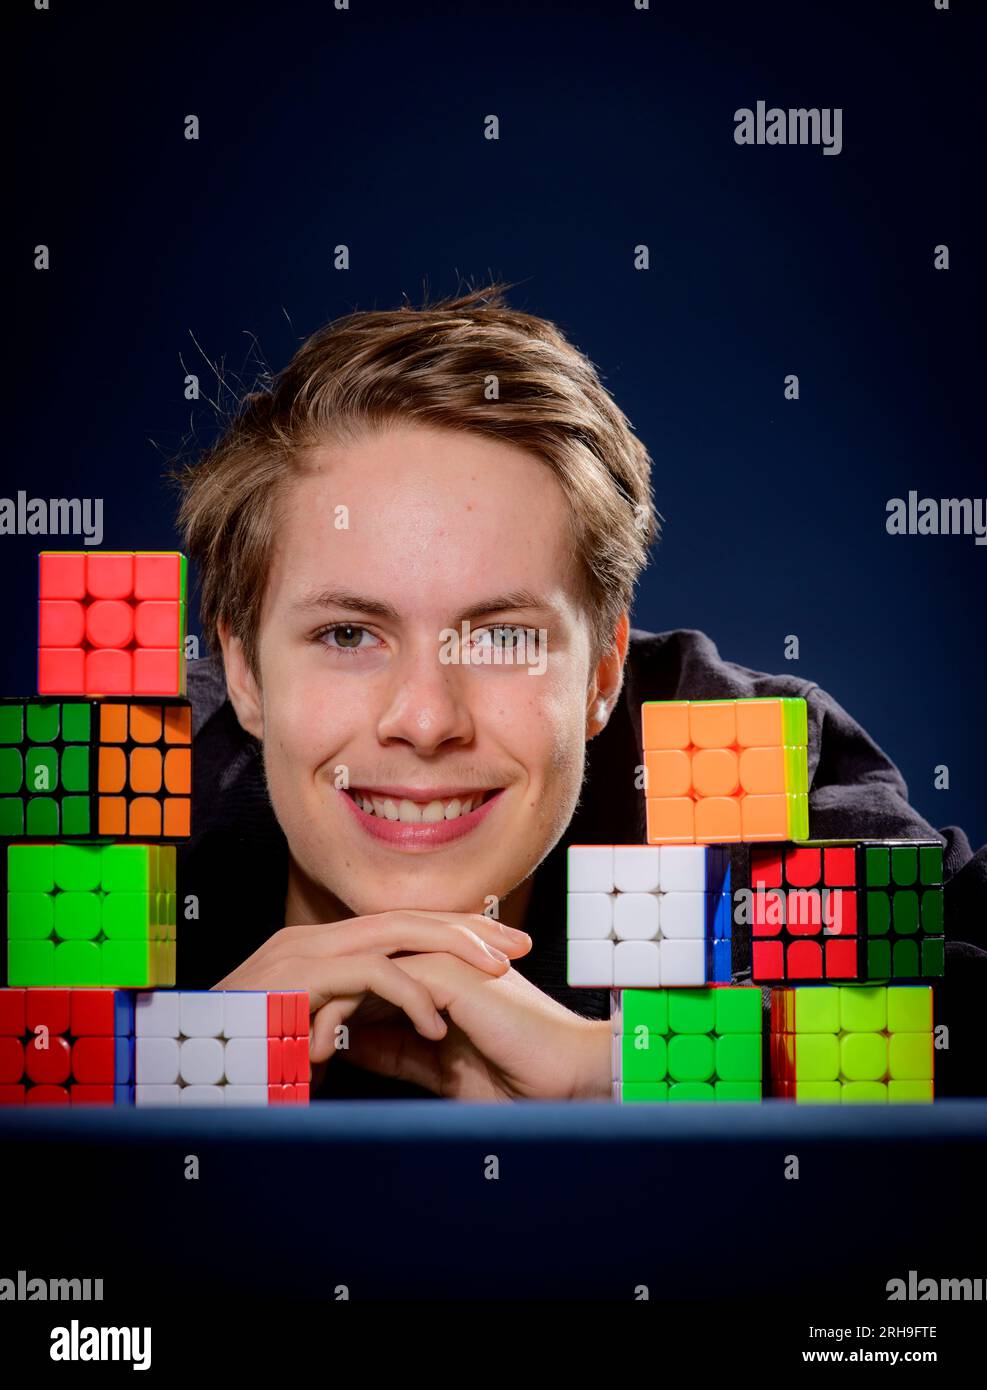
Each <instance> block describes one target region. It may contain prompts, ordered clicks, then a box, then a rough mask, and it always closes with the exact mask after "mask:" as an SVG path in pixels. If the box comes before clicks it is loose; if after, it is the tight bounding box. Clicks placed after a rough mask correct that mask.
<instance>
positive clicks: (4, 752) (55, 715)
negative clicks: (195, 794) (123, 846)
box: [0, 699, 192, 840]
mask: <svg viewBox="0 0 987 1390" xmlns="http://www.w3.org/2000/svg"><path fill="white" fill-rule="evenodd" d="M191 806H192V707H191V705H189V704H188V702H187V701H185V700H171V701H155V702H150V701H136V700H114V701H102V700H9V699H5V700H0V836H4V837H6V838H8V839H16V838H19V837H21V836H25V835H26V836H31V837H35V838H41V839H50V838H52V837H54V836H60V837H63V838H73V837H77V836H82V837H87V838H88V837H92V836H93V835H107V836H113V837H114V838H116V839H135V840H154V839H167V840H180V839H187V838H188V835H189V833H190V830H191Z"/></svg>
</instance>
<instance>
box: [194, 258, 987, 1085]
mask: <svg viewBox="0 0 987 1390" xmlns="http://www.w3.org/2000/svg"><path fill="white" fill-rule="evenodd" d="M650 471H651V460H650V458H649V456H648V454H647V452H646V450H645V449H644V447H643V445H642V444H641V443H640V441H639V440H638V439H637V438H636V437H635V436H634V435H633V433H632V432H631V429H630V427H629V425H628V422H627V421H626V419H625V418H624V416H623V414H622V413H621V412H620V410H619V409H618V408H617V407H616V405H615V404H614V402H613V400H612V399H611V397H610V396H609V395H608V393H607V392H606V391H605V390H604V388H603V387H602V385H601V383H600V381H599V380H598V378H597V375H596V372H595V370H594V368H593V366H592V364H591V363H590V362H589V361H588V360H587V359H586V358H585V357H584V356H583V355H582V354H581V353H579V352H578V351H577V350H576V349H575V348H574V347H573V346H572V345H571V344H570V343H569V342H567V341H566V339H565V338H564V337H563V336H562V335H561V334H560V333H559V332H558V330H557V329H556V328H555V327H554V326H553V325H552V324H550V323H548V322H546V321H544V320H542V319H538V318H535V317H532V316H529V315H527V314H523V313H519V312H516V311H514V310H511V309H510V308H508V307H506V306H505V304H504V302H503V297H502V287H500V286H492V287H490V288H488V289H486V290H480V291H475V292H473V293H470V294H467V295H465V296H462V297H460V298H457V299H453V300H448V301H444V302H442V303H439V304H436V305H434V306H432V307H430V308H425V309H422V310H413V309H411V308H409V307H404V308H401V309H399V310H396V311H393V312H387V311H383V312H368V313H355V314H352V315H350V316H349V317H347V318H345V319H342V320H340V321H338V322H336V323H333V324H330V325H329V326H328V327H327V328H325V329H323V330H322V331H321V332H319V333H317V334H315V335H314V337H312V338H311V339H310V340H309V341H308V342H307V343H305V345H304V346H303V347H302V348H301V349H300V350H299V352H298V353H297V354H296V355H295V357H294V358H293V360H292V361H291V362H290V363H289V365H288V366H287V367H286V368H285V370H284V371H283V372H282V373H281V374H280V375H279V376H278V377H276V378H275V379H274V380H273V381H272V382H271V384H270V389H269V390H265V391H262V392H259V393H256V394H254V395H252V396H250V397H248V399H247V400H246V401H245V402H244V405H243V408H242V410H241V412H240V414H239V415H238V417H237V418H236V420H235V421H234V422H233V423H232V424H231V425H230V427H229V428H228V430H227V432H226V433H225V434H224V436H223V437H222V438H221V439H220V440H219V442H218V443H217V444H216V446H215V447H214V448H212V449H211V450H210V451H209V452H208V453H207V454H206V455H205V457H204V458H203V459H202V460H201V461H200V462H199V463H198V464H197V465H194V466H192V467H190V468H189V469H188V470H186V472H185V473H184V474H183V477H182V484H183V489H184V496H183V503H182V509H181V517H180V521H181V526H182V528H183V531H184V534H185V539H186V544H187V548H188V551H189V553H190V555H191V557H192V558H193V559H194V560H195V562H196V563H197V565H198V568H199V576H200V584H201V617H202V625H203V632H204V635H205V637H206V639H207V641H208V642H209V644H210V646H211V647H212V649H213V650H214V651H215V650H216V649H217V648H218V651H219V653H220V654H221V660H220V656H218V655H215V656H213V657H212V658H211V659H209V660H206V661H202V662H198V663H194V664H193V665H192V667H191V670H190V697H191V699H192V701H193V705H194V720H195V755H194V768H195V774H194V775H195V788H194V802H195V804H194V826H193V829H194V831H195V837H194V839H193V841H192V842H191V844H190V845H189V846H188V848H187V849H186V851H185V852H184V853H183V863H182V876H183V882H182V891H183V893H193V894H195V895H196V897H197V899H198V901H199V917H198V920H197V921H194V922H191V923H188V924H187V925H186V927H185V930H184V933H183V937H182V943H181V950H180V952H179V984H183V985H185V986H186V987H190V986H197V987H214V986H215V987H221V988H229V989H254V988H256V989H268V988H291V989H307V990H308V991H309V994H310V997H311V1002H312V1015H313V1018H312V1027H313V1063H314V1067H313V1096H328V1095H384V1094H388V1095H409V1096H410V1095H441V1096H446V1097H450V1098H458V1099H480V1100H489V1099H502V1098H521V1097H544V1098H600V1099H608V1098H609V1096H610V1039H609V1024H608V1022H607V1012H608V1000H607V995H606V993H605V992H604V991H575V990H570V989H568V988H567V986H566V983H565V925H564V923H565V873H564V855H565V849H566V847H567V845H568V844H569V843H579V842H584V843H586V842H589V843H592V842H594V841H600V842H625V843H626V842H630V843H635V842H637V843H643V841H644V825H643V798H642V795H641V792H640V790H639V789H638V786H637V784H636V781H635V778H636V771H637V768H638V767H639V765H640V764H641V762H642V754H641V743H640V706H641V702H642V701H643V700H645V699H670V698H688V697H691V698H697V699H701V698H709V697H716V696H752V695H769V694H783V695H801V696H804V697H805V699H806V700H807V703H808V710H809V731H810V747H809V772H810V779H811V794H810V803H809V804H810V824H811V830H812V833H813V834H814V835H818V836H829V835H842V836H865V835H875V836H904V837H915V836H919V835H929V834H934V833H935V832H934V831H933V830H932V828H931V827H930V826H929V825H927V824H926V822H925V821H924V820H923V819H922V818H921V817H920V816H919V815H918V814H917V812H915V811H914V810H913V809H912V808H911V807H910V806H909V805H908V801H907V792H906V788H905V785H904V783H903V781H902V779H901V777H900V775H899V774H898V772H897V770H896V769H895V767H894V766H893V764H892V763H891V762H890V761H889V760H888V759H887V758H886V757H885V755H884V754H883V753H882V752H881V750H880V749H879V748H878V747H877V746H876V745H875V744H874V743H873V741H872V740H871V739H870V738H869V737H868V736H867V734H866V733H865V732H864V731H863V730H862V729H861V728H859V726H858V725H856V724H855V723H854V722H853V720H852V719H850V717H849V716H848V715H847V714H846V713H845V712H844V711H843V710H842V709H841V708H840V707H839V705H837V704H836V702H835V701H834V700H832V699H831V698H830V697H829V696H828V695H826V694H825V693H824V692H823V691H821V690H820V689H819V688H818V687H817V686H815V685H812V684H811V683H809V682H807V681H803V680H799V679H795V678H793V677H790V676H789V677H786V676H768V675H764V674H762V673H759V672H755V671H750V670H747V669H746V668H744V667H740V666H736V665H734V664H732V663H730V662H725V661H722V660H721V659H720V657H719V656H718V654H717V651H716V648H715V647H714V646H713V644H712V642H711V641H710V640H709V639H708V638H707V637H705V636H704V635H703V634H702V633H699V632H693V631H680V632H671V633H662V634H657V635H652V634H646V633H638V632H631V631H630V628H629V618H628V614H629V610H630V606H631V601H632V598H633V592H634V587H635V583H636V581H637V579H638V576H639V574H640V572H641V570H642V568H643V567H644V565H645V563H646V560H647V554H648V548H649V546H650V544H651V543H652V541H653V540H654V538H655V536H656V534H657V521H656V514H655V510H654V504H653V499H652V493H651V482H650ZM519 643H520V645H518V644H519ZM507 652H511V653H512V654H514V655H517V656H518V659H516V660H510V661H508V660H504V659H503V657H504V654H505V653H507ZM498 657H499V658H500V659H498ZM943 838H944V840H945V850H946V871H947V875H948V879H949V882H948V886H947V889H946V921H947V932H948V933H949V934H950V935H951V937H952V938H953V940H952V941H951V943H950V946H949V948H948V959H947V975H946V984H945V986H944V987H943V989H942V991H941V994H940V1011H939V1020H940V1021H945V1022H947V1024H948V1025H949V1026H950V1029H951V1042H950V1049H949V1050H948V1051H946V1052H942V1053H940V1054H939V1057H940V1059H941V1061H940V1065H939V1069H938V1075H937V1082H938V1090H939V1093H940V1094H944V1093H949V1092H950V1091H951V1090H952V1091H959V1092H963V1091H970V1090H974V1091H976V1090H978V1089H983V1087H984V1081H983V1079H982V1078H981V1077H978V1076H977V1074H976V1058H977V1053H978V1048H977V1046H976V1041H975V1038H974V1037H973V1024H972V1022H971V1013H972V1011H971V1009H970V1007H969V1004H968V1002H967V1001H968V997H969V994H970V991H971V990H973V989H977V988H980V987H981V986H982V985H983V984H984V983H985V982H987V969H985V967H987V951H985V950H984V949H982V948H983V947H984V945H985V942H984V920H985V916H987V914H985V905H987V850H983V851H981V852H980V853H979V854H978V855H977V856H975V857H974V856H973V855H971V851H970V846H969V844H968V842H967V840H966V837H965V836H964V835H963V833H962V831H959V830H957V829H955V828H951V829H949V830H947V831H945V832H943ZM957 937H959V938H961V940H963V941H966V942H969V943H971V944H969V945H966V946H963V945H959V944H956V938H957ZM341 1025H345V1028H342V1027H341ZM340 1043H342V1044H343V1045H342V1046H340Z"/></svg>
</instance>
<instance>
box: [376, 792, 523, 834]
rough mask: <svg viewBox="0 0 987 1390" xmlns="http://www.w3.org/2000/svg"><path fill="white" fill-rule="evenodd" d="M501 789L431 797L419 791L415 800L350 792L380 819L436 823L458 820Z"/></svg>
mask: <svg viewBox="0 0 987 1390" xmlns="http://www.w3.org/2000/svg"><path fill="white" fill-rule="evenodd" d="M498 790H499V788H497V787H494V788H492V789H491V790H490V791H479V792H476V791H474V792H466V791H464V792H461V793H459V794H458V795H456V796H443V797H432V796H428V795H427V793H420V794H419V795H417V796H416V797H415V798H414V799H412V798H410V797H407V796H401V797H396V796H385V795H384V794H383V793H381V792H365V791H361V790H360V788H359V787H353V788H351V795H352V797H353V800H354V801H355V802H356V804H357V805H358V806H359V807H360V810H361V811H365V812H366V813H367V815H368V816H378V817H379V818H380V819H381V820H399V821H404V822H405V823H406V824H409V825H418V824H420V823H421V822H422V821H424V822H425V824H426V825H435V824H437V823H438V822H439V821H442V820H458V819H459V817H460V816H467V815H469V813H470V811H475V810H476V808H477V806H482V804H483V803H484V801H486V800H487V798H488V797H491V796H493V795H494V793H495V792H496V791H498Z"/></svg>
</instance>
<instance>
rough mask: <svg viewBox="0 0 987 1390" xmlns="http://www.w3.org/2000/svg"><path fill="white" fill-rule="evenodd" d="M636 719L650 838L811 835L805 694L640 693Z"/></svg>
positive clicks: (712, 840)
mask: <svg viewBox="0 0 987 1390" xmlns="http://www.w3.org/2000/svg"><path fill="white" fill-rule="evenodd" d="M641 726H642V735H643V741H644V764H645V769H646V776H647V790H646V797H647V803H646V810H647V826H648V836H647V837H648V843H649V844H653V845H657V844H662V845H664V844H673V845H678V844H725V843H729V842H736V841H756V840H804V839H806V838H807V837H808V834H809V811H808V803H809V798H808V792H809V778H808V726H807V719H806V705H805V701H804V700H802V699H791V698H774V699H753V700H646V701H645V702H644V704H643V705H642V706H641Z"/></svg>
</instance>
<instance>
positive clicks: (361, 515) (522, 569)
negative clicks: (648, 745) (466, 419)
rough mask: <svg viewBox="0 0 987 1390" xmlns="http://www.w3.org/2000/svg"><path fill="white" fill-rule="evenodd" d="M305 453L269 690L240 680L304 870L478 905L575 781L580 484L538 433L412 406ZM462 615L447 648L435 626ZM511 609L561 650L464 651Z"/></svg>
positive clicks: (561, 816) (395, 904)
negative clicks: (566, 485) (447, 424)
mask: <svg viewBox="0 0 987 1390" xmlns="http://www.w3.org/2000/svg"><path fill="white" fill-rule="evenodd" d="M307 464H308V466H307V471H306V473H305V474H304V476H302V477H300V478H299V480H298V481H297V482H295V483H294V484H292V487H291V490H290V493H289V494H288V496H287V499H286V509H285V517H284V521H283V523H282V524H281V525H280V526H279V529H278V533H277V541H276V548H275V555H274V559H273V564H272V568H271V572H270V575H269V580H268V587H267V592H266V595H265V600H264V605H263V610H262V616H261V624H260V632H259V644H258V668H259V671H258V674H259V677H260V679H259V687H254V686H253V683H252V682H251V681H250V680H249V678H247V680H246V682H245V684H246V686H247V687H248V688H252V689H253V691H254V693H253V694H252V695H251V696H250V697H249V698H239V699H236V696H235V697H234V698H235V699H236V703H237V706H238V713H240V717H241V719H242V720H243V722H244V723H245V725H246V726H247V727H250V728H251V731H252V732H254V733H256V734H257V735H258V736H259V737H261V738H262V740H263V745H264V763H265V768H266V773H267V780H268V786H269V789H270V794H271V798H272V801H273V805H274V809H275V812H276V814H277V818H278V820H279V822H280V823H281V826H282V828H283V830H284V832H285V835H286V836H287V839H288V844H289V847H290V850H291V855H292V858H293V860H294V871H295V872H296V873H297V872H298V871H299V870H300V871H301V873H302V874H304V875H305V876H306V878H307V880H308V881H309V882H310V884H311V885H312V886H313V887H316V888H321V889H322V890H325V891H326V892H328V893H329V894H331V895H333V897H335V898H336V899H338V900H339V901H340V902H341V903H342V904H344V905H346V906H348V908H349V909H350V911H352V912H353V913H355V914H356V915H358V916H362V915H367V914H370V913H376V912H383V911H386V910H388V909H392V908H402V907H403V908H420V909H432V910H445V911H459V912H478V911H482V910H483V907H484V905H485V902H486V899H487V898H488V895H494V896H496V897H497V898H502V897H504V896H506V894H507V893H509V892H510V891H511V889H513V888H514V887H516V886H517V885H518V884H519V883H520V882H521V881H522V880H523V879H525V878H526V877H527V876H528V875H529V874H530V873H531V871H532V870H533V869H534V868H535V867H536V866H537V864H538V863H539V862H540V861H541V859H542V858H543V857H544V856H545V855H546V854H547V853H548V851H549V850H550V849H551V847H552V846H553V845H554V844H555V843H556V841H557V840H558V839H559V838H560V836H561V835H562V832H563V831H564V829H565V827H566V825H567V824H568V822H569V819H570V817H571V815H572V812H573V809H574V807H575V804H576V800H577V797H578V793H579V788H580V785H581V782H582V777H583V768H584V755H585V743H586V736H587V707H588V701H590V702H591V703H592V702H593V698H594V695H595V693H596V692H595V690H594V689H593V687H592V683H591V674H592V673H591V670H590V659H591V639H590V629H589V623H588V620H587V617H586V615H585V612H584V611H583V610H582V608H581V607H580V606H579V605H578V603H577V599H576V595H575V587H574V586H575V574H574V571H573V569H572V568H571V566H572V555H571V544H570V541H569V530H568V525H567V518H568V509H567V502H566V499H565V496H564V494H563V492H562V489H561V487H560V485H559V484H558V482H557V481H556V479H555V476H554V474H553V473H552V471H551V470H550V468H548V467H547V466H546V465H545V464H543V463H541V462H540V461H539V460H538V459H536V458H535V457H534V456H532V455H531V454H528V453H527V452H526V451H523V450H520V449H517V448H514V447H513V446H510V445H507V444H502V443H498V442H495V441H492V440H486V439H482V438H480V437H478V436H475V435H469V434H466V433H461V432H453V431H445V430H434V429H430V428H429V429H426V428H423V427H419V426H415V425H408V426H405V425H401V426H395V427H394V428H392V429H390V430H389V431H388V432H387V433H386V434H384V435H383V436H382V437H380V438H377V439H373V438H367V439H364V440H362V441H360V442H359V443H355V444H348V445H345V446H325V447H323V448H320V449H317V450H314V451H312V452H311V454H310V455H309V456H308V460H307ZM464 620H467V621H468V623H469V627H470V636H469V639H468V641H467V642H466V643H464V644H462V645H460V646H459V648H458V660H453V661H450V660H448V656H449V654H450V651H451V652H452V653H453V654H455V653H456V644H450V643H449V642H448V640H446V641H445V642H443V641H442V638H441V634H442V633H443V631H445V632H446V634H447V636H448V631H449V630H450V629H453V630H455V632H456V633H457V634H460V633H461V631H462V628H461V625H462V623H463V621H464ZM507 627H510V628H524V629H534V630H535V632H538V631H539V630H543V631H544V633H545V634H547V636H544V637H543V639H542V641H543V642H544V643H547V647H544V648H543V649H539V651H538V652H537V654H536V653H535V652H534V651H533V649H532V648H528V663H527V664H526V663H525V662H523V661H520V662H517V663H515V664H509V663H504V664H494V663H493V662H490V663H489V664H472V663H471V662H470V661H469V660H468V658H469V656H470V652H471V650H472V651H473V652H474V653H475V654H480V653H482V652H483V650H484V649H486V650H487V652H492V651H493V649H494V648H495V647H496V646H498V645H500V646H501V647H502V648H503V647H504V646H507V645H509V643H508V642H507V640H506V639H507V637H508V634H506V633H505V632H504V631H503V629H504V628H507ZM444 658H445V659H444ZM532 663H534V665H532ZM228 667H229V660H228ZM529 670H537V671H539V672H540V673H539V674H529ZM233 685H234V682H232V681H231V693H233ZM251 706H252V708H253V713H251V712H250V707H251Z"/></svg>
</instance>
